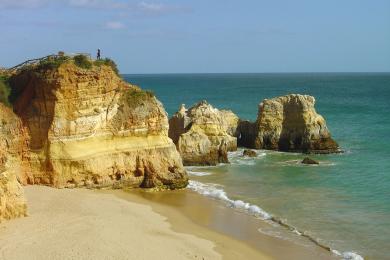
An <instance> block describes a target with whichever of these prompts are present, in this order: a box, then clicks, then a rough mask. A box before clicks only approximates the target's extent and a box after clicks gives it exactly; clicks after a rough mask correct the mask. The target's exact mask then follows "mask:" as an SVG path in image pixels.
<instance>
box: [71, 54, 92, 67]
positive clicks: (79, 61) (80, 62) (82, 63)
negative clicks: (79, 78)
mask: <svg viewBox="0 0 390 260" xmlns="http://www.w3.org/2000/svg"><path fill="white" fill-rule="evenodd" d="M73 60H74V64H76V66H77V67H80V68H83V69H90V68H92V62H91V61H90V59H89V58H88V57H87V56H85V55H82V54H79V55H76V56H74V57H73Z"/></svg>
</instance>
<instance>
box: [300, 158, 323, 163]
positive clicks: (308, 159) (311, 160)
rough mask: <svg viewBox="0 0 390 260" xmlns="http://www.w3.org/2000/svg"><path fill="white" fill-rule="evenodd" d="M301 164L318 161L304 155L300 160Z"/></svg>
mask: <svg viewBox="0 0 390 260" xmlns="http://www.w3.org/2000/svg"><path fill="white" fill-rule="evenodd" d="M301 163H302V164H320V162H319V161H316V160H314V159H311V158H309V157H305V158H304V159H303V160H302V161H301Z"/></svg>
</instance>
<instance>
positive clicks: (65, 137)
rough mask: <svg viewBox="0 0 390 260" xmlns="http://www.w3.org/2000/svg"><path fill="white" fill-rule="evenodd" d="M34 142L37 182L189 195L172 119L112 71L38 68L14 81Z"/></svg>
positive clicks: (19, 106)
mask: <svg viewBox="0 0 390 260" xmlns="http://www.w3.org/2000/svg"><path fill="white" fill-rule="evenodd" d="M10 84H11V85H12V87H13V91H14V92H15V93H16V96H17V98H16V99H15V100H14V102H13V103H14V111H15V112H16V113H17V115H19V116H20V118H21V119H22V121H23V123H24V125H26V126H27V128H28V132H29V134H30V136H31V141H30V143H31V144H30V148H31V159H30V160H31V167H32V170H33V180H32V182H34V183H37V184H45V185H52V186H55V187H77V186H89V187H94V186H112V185H114V186H116V187H121V186H124V185H125V186H130V187H139V186H140V187H147V188H151V187H168V188H182V187H185V186H186V185H187V182H188V178H187V174H186V172H185V170H184V168H183V165H182V160H181V158H180V156H179V154H178V152H177V150H176V148H175V145H174V143H173V142H172V140H171V139H170V138H169V137H168V118H167V114H166V112H165V110H164V108H163V106H162V105H161V103H160V102H159V101H158V100H157V99H156V98H155V97H154V95H153V94H152V93H150V92H147V91H143V90H141V89H140V88H138V87H137V86H133V85H130V84H128V83H125V82H124V81H123V80H121V79H120V78H119V77H118V76H117V75H116V73H115V72H114V71H113V70H112V68H111V67H110V66H106V65H100V66H96V65H94V66H92V67H90V68H80V67H78V66H76V65H75V64H74V63H73V62H69V61H68V62H64V63H62V64H60V65H59V66H52V67H50V66H43V67H42V66H35V67H32V68H29V69H25V70H22V71H21V72H19V73H17V74H16V75H14V76H13V77H12V78H11V79H10Z"/></svg>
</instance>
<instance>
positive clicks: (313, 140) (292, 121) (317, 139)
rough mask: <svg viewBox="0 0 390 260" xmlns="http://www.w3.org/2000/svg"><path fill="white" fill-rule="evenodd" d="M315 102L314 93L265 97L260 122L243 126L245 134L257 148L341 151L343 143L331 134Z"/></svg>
mask: <svg viewBox="0 0 390 260" xmlns="http://www.w3.org/2000/svg"><path fill="white" fill-rule="evenodd" d="M314 104H315V99H314V97H312V96H307V95H297V94H292V95H286V96H282V97H277V98H273V99H265V100H264V101H263V102H262V103H260V105H259V113H258V118H257V120H256V122H255V123H254V124H252V125H251V124H250V123H247V124H246V126H245V127H242V126H241V131H242V136H244V137H246V138H248V140H249V141H248V140H246V141H245V142H246V143H248V144H252V145H250V146H252V147H254V148H257V149H270V150H279V151H291V152H310V153H332V152H338V151H339V146H338V144H337V143H336V142H335V141H334V140H333V139H332V138H331V135H330V132H329V130H328V128H327V126H326V122H325V120H324V118H323V117H322V116H321V115H319V114H317V112H316V110H315V108H314ZM254 133H255V134H254ZM252 138H254V139H252ZM250 139H252V142H251V140H250Z"/></svg>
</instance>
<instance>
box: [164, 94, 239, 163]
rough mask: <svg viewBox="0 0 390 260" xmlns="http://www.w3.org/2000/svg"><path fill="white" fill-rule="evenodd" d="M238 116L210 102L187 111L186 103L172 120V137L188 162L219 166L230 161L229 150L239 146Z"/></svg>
mask: <svg viewBox="0 0 390 260" xmlns="http://www.w3.org/2000/svg"><path fill="white" fill-rule="evenodd" d="M238 121H239V119H238V117H237V116H236V115H235V114H233V112H231V111H224V110H221V111H220V110H218V109H216V108H213V107H212V106H211V105H210V104H208V103H207V102H206V101H202V102H199V103H198V104H196V105H195V106H193V107H191V108H190V109H189V110H186V109H185V107H184V105H182V106H181V108H180V109H179V111H178V112H177V113H176V114H175V115H173V116H172V118H171V119H170V120H169V137H171V138H172V139H173V140H174V142H175V143H176V146H177V148H178V151H179V152H180V155H181V156H182V158H183V162H184V164H185V165H216V164H217V163H226V162H228V158H227V152H228V151H234V150H236V149H237V138H236V137H234V136H233V135H234V133H235V132H236V129H237V125H238Z"/></svg>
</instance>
